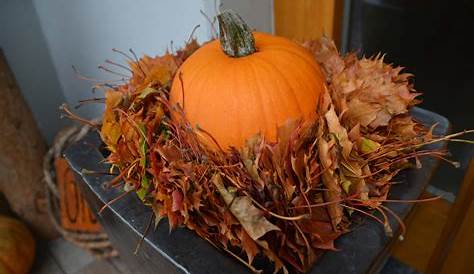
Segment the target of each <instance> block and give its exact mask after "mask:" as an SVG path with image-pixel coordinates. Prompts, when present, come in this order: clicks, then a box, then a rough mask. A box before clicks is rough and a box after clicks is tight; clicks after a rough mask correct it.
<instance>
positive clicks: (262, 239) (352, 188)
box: [101, 38, 456, 273]
mask: <svg viewBox="0 0 474 274" xmlns="http://www.w3.org/2000/svg"><path fill="white" fill-rule="evenodd" d="M304 46H305V47H306V48H307V49H308V50H310V51H311V52H312V53H313V54H314V57H315V58H316V60H317V62H319V63H320V65H321V67H322V68H323V70H324V73H325V75H326V80H327V87H328V89H327V91H326V92H325V93H324V94H323V95H322V96H321V98H320V103H319V105H318V109H316V110H315V111H316V112H317V114H318V115H317V117H318V118H316V119H315V120H313V121H311V122H306V123H301V122H299V121H288V122H287V123H286V124H285V125H284V126H282V127H281V128H279V130H278V141H277V142H273V143H272V142H268V141H266V140H265V139H264V138H262V137H261V136H259V135H257V136H254V137H253V138H250V139H249V140H248V141H247V143H246V145H245V146H243V147H241V148H231V149H228V150H223V149H221V150H216V149H210V148H209V147H208V146H207V145H206V144H204V143H203V142H201V138H200V136H201V137H202V136H203V135H205V136H207V137H210V138H211V139H212V136H208V135H209V134H208V133H207V132H206V131H204V130H202V129H199V128H198V129H193V127H192V126H191V125H190V124H189V123H188V122H187V121H186V113H183V111H181V109H180V108H179V106H174V105H170V103H169V101H168V99H169V90H170V83H171V81H172V79H173V77H174V74H175V73H176V71H177V69H178V68H179V66H180V65H181V64H182V63H183V62H184V60H185V59H186V58H187V57H188V56H190V55H191V54H192V53H193V52H194V51H195V50H196V49H197V48H199V45H198V44H197V43H196V41H194V40H193V41H191V42H189V43H188V44H187V45H186V46H185V47H184V48H183V49H181V50H178V51H177V52H175V53H167V54H165V55H164V56H158V57H154V58H151V57H148V56H144V57H143V58H141V59H138V58H136V56H135V58H132V57H130V56H128V55H127V54H125V53H122V54H123V55H125V56H128V57H127V58H129V65H130V66H129V67H127V68H126V69H128V70H129V71H130V72H131V74H132V75H131V78H130V79H129V80H127V82H125V83H124V84H121V85H118V86H108V90H107V91H106V98H105V104H106V110H105V114H104V117H103V123H102V128H101V136H102V139H103V140H104V142H105V143H106V144H107V146H108V149H109V150H110V152H111V154H110V156H109V157H108V158H107V160H108V162H110V163H111V164H112V169H114V170H118V171H119V173H120V174H119V175H118V176H117V177H116V179H114V180H113V181H112V182H110V183H111V185H114V186H120V187H123V188H124V191H125V192H135V193H136V194H137V195H138V197H139V198H140V199H141V200H142V201H143V202H144V203H145V204H147V205H149V206H150V207H151V208H152V209H153V210H154V212H155V215H156V224H157V223H158V222H159V221H160V220H161V219H162V218H163V217H166V218H168V220H169V224H170V229H173V228H175V227H177V226H185V227H187V228H189V229H191V230H194V231H195V232H196V233H197V234H198V235H199V236H200V237H202V238H203V239H206V240H207V241H208V242H210V243H211V244H212V245H214V246H216V247H218V248H220V249H222V250H225V251H226V252H228V253H229V254H231V255H232V256H233V257H235V258H236V259H238V260H239V261H241V262H242V263H243V264H245V265H247V266H248V267H249V268H250V269H251V270H253V271H255V272H257V271H258V270H257V269H255V267H254V266H253V265H252V262H253V261H254V258H255V257H256V256H257V255H263V256H265V257H266V258H268V259H269V260H271V261H272V262H273V263H274V268H275V272H278V271H280V270H282V271H283V272H285V273H287V272H288V270H293V271H297V272H305V271H306V270H308V269H309V267H310V266H311V265H312V264H313V263H314V262H315V261H316V259H317V257H318V254H320V253H321V252H323V251H324V250H334V249H335V248H334V240H335V239H336V238H337V237H339V236H340V235H341V234H343V233H345V232H347V231H348V229H349V226H350V224H351V215H352V214H353V213H354V212H358V213H361V214H364V215H367V216H369V217H370V218H374V219H376V220H377V221H378V222H380V223H381V224H382V225H383V226H384V227H385V230H386V232H387V233H391V228H390V225H389V223H388V221H387V219H388V217H387V215H390V214H393V212H391V211H390V210H389V209H388V208H387V207H385V206H384V205H383V204H382V203H383V202H384V201H385V200H386V199H387V196H388V194H389V191H390V187H391V182H392V180H393V178H394V176H395V175H396V174H397V173H399V172H400V171H401V170H402V169H404V168H407V167H410V166H413V164H411V163H415V165H419V161H418V157H420V156H424V155H429V156H432V157H438V158H444V156H445V154H446V152H445V151H438V150H424V149H423V145H425V144H428V143H432V142H437V141H440V140H445V139H447V138H453V137H455V136H456V135H452V136H448V137H435V136H433V135H432V129H429V128H424V126H422V125H421V124H420V123H418V122H416V121H414V120H413V119H412V117H411V116H410V115H409V114H408V109H409V108H410V107H411V106H413V105H415V104H416V103H417V102H418V101H417V100H416V99H415V98H416V97H417V96H418V95H419V93H415V92H414V90H413V87H412V85H411V84H410V81H409V78H410V76H411V75H410V74H407V73H400V72H401V70H402V68H401V67H393V66H391V65H389V64H385V63H384V62H383V56H376V57H373V58H362V59H359V58H357V56H356V55H355V54H349V55H347V56H341V55H340V54H339V53H338V52H337V49H336V47H335V46H334V43H333V42H332V41H330V40H328V39H326V38H323V39H321V40H319V41H312V42H308V43H305V44H304ZM132 53H133V52H132ZM109 63H111V64H115V63H113V62H109ZM120 67H122V68H123V66H122V65H120ZM171 112H177V113H180V115H181V116H182V118H183V119H171V115H170V113H171ZM410 159H414V161H412V162H410ZM376 211H378V212H380V213H381V215H379V216H382V217H383V218H379V217H376V215H373V214H372V213H373V212H376ZM240 250H243V251H244V252H240Z"/></svg>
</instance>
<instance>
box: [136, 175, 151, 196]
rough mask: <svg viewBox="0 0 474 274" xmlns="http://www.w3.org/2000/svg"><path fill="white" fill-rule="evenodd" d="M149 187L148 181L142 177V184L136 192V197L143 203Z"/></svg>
mask: <svg viewBox="0 0 474 274" xmlns="http://www.w3.org/2000/svg"><path fill="white" fill-rule="evenodd" d="M149 187H150V181H149V180H148V177H147V176H146V175H144V176H143V178H142V182H141V184H140V188H139V189H138V190H137V196H138V198H140V200H142V201H144V200H145V196H146V194H147V192H148V188H149Z"/></svg>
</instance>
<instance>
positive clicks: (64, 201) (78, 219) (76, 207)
mask: <svg viewBox="0 0 474 274" xmlns="http://www.w3.org/2000/svg"><path fill="white" fill-rule="evenodd" d="M54 165H55V167H56V180H57V183H58V189H59V195H60V197H61V200H60V203H59V206H60V212H61V224H62V226H63V228H65V229H68V230H73V231H81V232H100V231H101V230H102V229H101V226H100V224H99V223H98V222H97V219H96V218H95V216H94V214H93V213H92V212H91V210H90V208H89V205H88V204H87V202H86V201H85V200H84V197H83V196H82V194H81V191H80V189H79V188H78V186H77V184H76V181H75V177H74V173H73V171H72V170H71V168H70V167H69V165H68V163H67V161H66V160H65V159H63V158H57V159H56V160H55V162H54Z"/></svg>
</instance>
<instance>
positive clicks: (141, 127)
mask: <svg viewBox="0 0 474 274" xmlns="http://www.w3.org/2000/svg"><path fill="white" fill-rule="evenodd" d="M138 129H139V131H140V133H141V135H142V136H141V137H140V142H139V146H140V151H139V153H140V166H142V167H146V155H147V152H148V145H147V143H146V129H145V126H144V125H143V124H138Z"/></svg>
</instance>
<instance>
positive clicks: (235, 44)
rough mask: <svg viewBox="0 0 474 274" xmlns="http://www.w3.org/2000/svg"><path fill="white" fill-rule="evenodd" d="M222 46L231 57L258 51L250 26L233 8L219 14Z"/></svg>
mask: <svg viewBox="0 0 474 274" xmlns="http://www.w3.org/2000/svg"><path fill="white" fill-rule="evenodd" d="M217 20H218V21H219V39H220V41H221V48H222V50H223V51H224V52H225V54H227V55H228V56H230V57H244V56H247V55H250V54H252V53H254V52H256V51H257V49H256V48H255V38H254V37H253V34H252V31H251V30H250V28H249V26H248V25H247V24H245V22H244V20H242V18H241V17H240V16H239V15H238V14H237V13H236V12H235V11H233V10H226V11H223V12H222V13H221V14H219V15H217Z"/></svg>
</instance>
